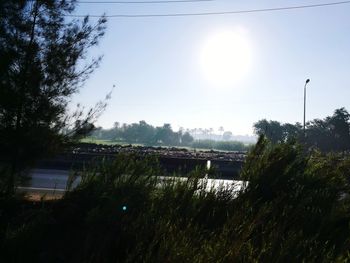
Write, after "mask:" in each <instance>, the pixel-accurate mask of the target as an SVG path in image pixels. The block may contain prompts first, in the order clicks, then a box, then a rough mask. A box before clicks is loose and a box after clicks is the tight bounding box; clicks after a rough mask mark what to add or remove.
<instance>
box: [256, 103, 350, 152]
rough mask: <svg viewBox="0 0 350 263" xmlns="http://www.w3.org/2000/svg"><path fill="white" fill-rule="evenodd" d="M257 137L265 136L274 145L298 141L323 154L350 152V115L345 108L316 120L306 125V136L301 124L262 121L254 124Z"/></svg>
mask: <svg viewBox="0 0 350 263" xmlns="http://www.w3.org/2000/svg"><path fill="white" fill-rule="evenodd" d="M254 130H255V133H256V134H257V135H264V136H266V138H268V139H269V140H270V141H271V142H272V143H277V142H286V141H290V140H298V141H299V142H302V143H303V144H305V145H306V146H307V147H308V148H317V149H319V150H321V151H323V152H330V151H336V152H344V151H349V150H350V115H349V113H348V112H347V110H346V109H345V108H340V109H337V110H335V111H334V114H333V116H329V117H326V118H325V119H323V120H321V119H315V120H312V121H310V122H308V123H307V124H306V129H305V134H304V131H303V127H302V126H301V124H300V123H296V124H295V125H293V124H289V123H285V124H281V123H279V122H278V121H267V120H265V119H264V120H260V121H258V122H257V123H255V124H254Z"/></svg>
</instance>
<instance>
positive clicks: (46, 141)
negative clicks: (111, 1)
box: [0, 0, 106, 192]
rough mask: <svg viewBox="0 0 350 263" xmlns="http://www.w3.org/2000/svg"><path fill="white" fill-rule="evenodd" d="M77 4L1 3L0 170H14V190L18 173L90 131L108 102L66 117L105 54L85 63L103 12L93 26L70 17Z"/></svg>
mask: <svg viewBox="0 0 350 263" xmlns="http://www.w3.org/2000/svg"><path fill="white" fill-rule="evenodd" d="M75 6H76V1H65V0H13V1H0V160H1V167H0V168H2V174H5V172H4V171H5V170H6V171H7V174H9V176H8V177H6V179H7V182H6V185H7V188H8V189H7V190H8V191H9V192H13V189H14V185H15V179H16V178H15V175H16V174H19V172H20V171H21V170H22V169H23V168H25V167H27V166H28V165H29V164H31V163H33V161H35V160H37V159H38V158H40V157H43V156H47V155H49V154H50V153H53V152H55V151H57V149H58V148H59V147H60V146H61V145H63V144H64V143H65V142H67V140H69V139H71V138H76V137H77V136H78V135H81V134H83V133H84V132H85V131H87V130H89V128H91V127H92V125H91V121H92V119H93V118H95V117H96V115H98V113H99V112H100V111H101V110H103V108H104V107H105V104H104V103H102V102H101V103H99V104H97V106H96V108H94V109H91V110H90V111H89V113H88V114H87V115H84V114H82V111H81V110H78V111H77V112H75V114H73V116H70V117H69V115H68V110H67V105H68V102H69V99H70V98H71V96H72V95H73V94H74V93H76V92H77V91H78V89H79V88H80V87H81V86H82V85H83V84H84V81H85V80H86V79H87V77H88V76H89V75H90V73H91V72H93V70H94V69H96V67H97V66H98V65H99V62H100V60H101V58H100V57H99V58H97V59H92V60H91V61H89V62H86V56H87V50H88V49H89V48H90V47H92V46H95V45H97V44H98V41H99V39H100V38H101V37H102V36H103V34H104V31H105V23H106V19H105V18H104V17H101V18H100V19H99V20H98V21H97V22H96V23H95V24H90V22H89V18H88V17H85V18H84V19H82V20H75V19H71V18H70V17H69V14H72V12H73V11H74V9H75ZM73 120H74V122H73V124H74V127H69V124H72V123H70V122H71V121H73ZM67 129H69V130H70V132H69V133H67V134H64V131H66V130H67ZM0 173H1V171H0ZM2 179H4V177H3V178H2Z"/></svg>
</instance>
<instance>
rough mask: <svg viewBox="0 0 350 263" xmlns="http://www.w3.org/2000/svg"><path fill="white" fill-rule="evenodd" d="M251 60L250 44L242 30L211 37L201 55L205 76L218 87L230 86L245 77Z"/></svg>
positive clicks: (219, 33) (222, 32) (220, 33)
mask: <svg viewBox="0 0 350 263" xmlns="http://www.w3.org/2000/svg"><path fill="white" fill-rule="evenodd" d="M251 59H252V54H251V46H250V43H249V41H248V39H247V37H246V35H245V34H244V32H241V31H240V30H226V31H220V32H218V33H216V34H213V35H211V36H210V37H209V38H208V39H207V40H206V41H205V43H204V45H203V47H202V50H201V53H200V65H201V68H202V71H203V74H204V75H205V77H206V78H207V80H208V81H210V82H212V83H213V84H215V85H216V86H230V85H232V84H234V83H235V82H236V81H237V80H239V79H241V78H242V77H244V76H245V75H246V74H247V73H248V71H249V68H250V65H251Z"/></svg>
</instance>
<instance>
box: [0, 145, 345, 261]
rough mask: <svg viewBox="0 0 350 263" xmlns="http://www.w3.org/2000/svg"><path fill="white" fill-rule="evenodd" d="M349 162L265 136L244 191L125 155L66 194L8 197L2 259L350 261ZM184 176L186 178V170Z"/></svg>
mask: <svg viewBox="0 0 350 263" xmlns="http://www.w3.org/2000/svg"><path fill="white" fill-rule="evenodd" d="M349 171H350V159H339V158H337V156H332V155H331V156H321V155H319V154H317V153H314V154H312V155H306V154H305V153H304V152H303V150H302V149H300V148H299V147H298V146H297V145H293V144H279V145H277V146H271V145H268V144H267V143H266V142H265V141H263V140H261V141H259V143H258V144H257V146H256V147H255V148H254V149H253V150H252V152H251V154H250V155H249V157H248V158H247V161H246V164H245V167H244V168H243V171H242V174H241V176H242V178H243V179H245V180H247V181H249V184H248V186H247V187H246V188H245V189H244V190H243V191H241V192H239V193H238V196H236V197H235V198H234V196H235V194H236V193H234V192H233V191H232V189H231V188H225V189H218V190H215V189H212V191H210V192H208V191H205V185H203V184H201V183H199V182H198V177H200V175H203V174H204V172H205V171H203V170H200V169H197V170H195V171H193V172H191V173H190V174H188V175H187V176H188V180H187V181H184V182H179V181H176V180H174V181H166V182H164V183H163V185H162V186H161V187H160V185H159V183H158V181H157V180H156V179H155V178H154V176H159V175H162V173H163V172H162V171H161V169H160V168H159V166H158V165H157V162H156V160H154V159H148V160H147V161H140V160H138V159H137V158H136V157H133V156H123V155H121V156H119V157H117V159H116V161H115V162H114V163H113V164H111V165H108V166H106V165H103V164H102V165H101V166H100V167H97V166H95V167H93V169H88V170H87V171H86V172H85V173H83V179H82V183H81V184H80V185H79V187H78V188H77V189H75V190H74V191H71V192H69V193H67V194H66V195H65V197H64V198H63V199H62V200H58V201H51V202H42V203H40V202H39V203H34V204H33V203H27V202H25V201H23V200H18V199H11V200H5V199H3V200H1V202H2V205H1V215H2V217H1V223H0V231H1V232H0V238H1V253H0V257H1V258H0V259H2V262H101V263H103V262H348V261H349V260H350V255H349V253H348V251H349V248H350V240H349V236H350V235H349V234H350V233H349V222H350V213H349V212H350V209H349V208H350V202H349V198H348V197H347V194H350V191H349V184H348V182H349V178H348V176H349ZM179 175H181V174H179Z"/></svg>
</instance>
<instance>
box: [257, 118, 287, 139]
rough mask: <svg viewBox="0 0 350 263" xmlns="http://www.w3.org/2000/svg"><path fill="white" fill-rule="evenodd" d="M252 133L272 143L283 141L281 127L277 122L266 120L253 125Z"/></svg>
mask: <svg viewBox="0 0 350 263" xmlns="http://www.w3.org/2000/svg"><path fill="white" fill-rule="evenodd" d="M253 127H254V132H255V133H256V134H257V135H259V136H261V135H264V136H266V138H267V139H268V140H270V141H271V142H272V143H277V142H282V141H283V139H284V135H283V127H282V125H281V123H279V122H278V121H267V120H266V119H263V120H260V121H258V122H256V123H254V126H253Z"/></svg>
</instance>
